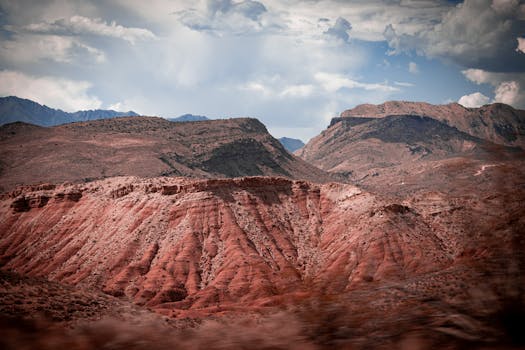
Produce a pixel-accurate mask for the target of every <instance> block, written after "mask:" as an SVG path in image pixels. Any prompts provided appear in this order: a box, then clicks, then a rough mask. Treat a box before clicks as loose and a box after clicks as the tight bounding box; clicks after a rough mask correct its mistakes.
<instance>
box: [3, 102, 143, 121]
mask: <svg viewBox="0 0 525 350" xmlns="http://www.w3.org/2000/svg"><path fill="white" fill-rule="evenodd" d="M122 116H138V114H137V113H135V112H133V111H128V112H117V111H113V110H103V109H96V110H88V111H77V112H72V113H70V112H64V111H62V110H60V109H54V108H50V107H48V106H42V105H41V104H39V103H36V102H34V101H31V100H27V99H23V98H19V97H16V96H8V97H0V125H3V124H8V123H14V122H24V123H30V124H35V125H40V126H53V125H59V124H66V123H73V122H79V121H88V120H96V119H106V118H115V117H122Z"/></svg>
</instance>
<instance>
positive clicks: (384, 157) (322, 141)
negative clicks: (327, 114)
mask: <svg viewBox="0 0 525 350" xmlns="http://www.w3.org/2000/svg"><path fill="white" fill-rule="evenodd" d="M408 105H409V106H418V104H408ZM385 106H391V104H385ZM402 106H405V105H402ZM423 106H424V107H425V108H427V109H425V108H423V109H422V110H421V111H418V112H420V113H428V114H430V113H431V112H432V109H431V107H429V106H431V105H426V104H423ZM365 107H366V106H365ZM371 108H372V107H371ZM373 108H374V109H375V110H377V109H378V107H377V106H373ZM443 108H445V107H443V106H437V107H436V110H437V111H440V110H441V109H443ZM447 108H448V107H447ZM509 108H510V107H509ZM363 109H364V110H366V111H369V109H368V108H364V107H360V108H358V109H357V110H358V111H360V112H363ZM387 112H391V110H387V111H385V113H387ZM411 112H412V113H415V112H414V111H413V110H411ZM345 113H346V112H345ZM345 113H343V114H344V115H347V116H343V117H339V118H334V119H333V120H332V122H331V124H330V126H329V127H328V128H327V129H326V130H324V131H323V132H322V133H321V134H320V135H318V136H316V137H314V138H313V139H311V140H310V141H309V143H308V144H307V145H306V146H305V147H303V148H302V149H300V150H299V151H297V152H296V154H297V155H298V156H300V157H301V158H303V159H304V160H306V161H308V162H310V163H312V164H314V165H315V166H317V167H319V168H321V169H324V170H326V171H329V172H333V173H339V174H342V175H345V176H346V177H347V178H348V179H350V181H353V182H354V183H357V184H360V185H361V186H364V187H365V188H367V189H369V190H372V191H374V192H378V193H379V192H380V193H389V194H394V195H396V194H398V193H400V192H407V191H414V190H418V189H421V188H423V189H437V190H444V191H448V190H453V189H455V188H457V187H460V186H463V183H464V182H466V183H467V185H468V184H469V183H472V182H478V180H479V179H476V177H475V175H476V174H478V175H479V174H481V173H482V172H484V171H485V169H487V168H490V167H494V166H505V165H509V166H510V167H513V166H518V167H520V166H519V165H517V164H523V162H524V160H525V153H524V151H523V149H521V148H519V147H510V146H504V145H500V144H495V143H493V142H491V141H490V140H486V139H482V138H480V137H476V136H473V135H471V134H469V133H467V132H464V131H461V130H459V129H458V128H456V127H453V126H451V125H449V124H450V123H445V122H443V121H440V120H438V119H436V118H431V117H428V116H422V115H415V114H408V115H404V114H398V115H396V114H394V115H387V116H381V115H379V116H378V115H374V114H373V113H372V116H370V117H364V116H358V117H353V116H348V114H347V113H346V114H345ZM363 113H364V112H363ZM434 114H435V113H434ZM513 127H514V126H513ZM476 176H477V175H476Z"/></svg>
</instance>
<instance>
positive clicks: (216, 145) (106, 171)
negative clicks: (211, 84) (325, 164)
mask: <svg viewBox="0 0 525 350" xmlns="http://www.w3.org/2000/svg"><path fill="white" fill-rule="evenodd" d="M126 175H135V176H143V177H154V176H161V175H164V176H189V177H200V178H213V177H235V176H246V175H277V176H285V177H290V178H296V179H299V178H303V179H309V180H313V181H321V182H322V181H328V180H330V179H332V177H331V176H330V175H328V174H326V173H325V172H323V171H321V170H319V169H317V168H315V167H314V166H312V165H310V164H308V163H306V162H304V161H302V160H301V159H299V158H297V157H294V156H292V155H291V154H289V153H288V152H287V151H286V150H285V149H284V148H283V147H282V145H281V144H280V143H279V142H278V141H277V140H276V139H274V138H273V137H272V136H271V135H270V134H268V132H267V130H266V128H265V126H264V125H263V124H261V123H260V122H259V121H258V120H256V119H248V118H244V119H242V118H241V119H221V120H210V121H202V122H187V123H172V122H169V121H167V120H165V119H162V118H154V117H129V118H125V117H123V118H114V119H103V120H96V121H89V122H82V123H72V124H65V125H60V126H55V127H51V128H44V127H38V126H35V125H30V124H24V123H12V124H7V125H4V126H2V127H0V188H1V189H4V190H9V189H12V188H13V186H15V185H20V184H34V183H38V182H53V183H59V182H64V181H70V182H83V181H90V180H93V179H99V178H106V177H111V176H126Z"/></svg>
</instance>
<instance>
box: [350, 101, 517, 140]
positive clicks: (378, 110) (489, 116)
mask: <svg viewBox="0 0 525 350" xmlns="http://www.w3.org/2000/svg"><path fill="white" fill-rule="evenodd" d="M389 115H418V116H425V117H430V118H433V119H436V120H439V121H441V122H444V123H446V124H447V125H450V126H452V127H455V128H457V129H458V130H460V131H463V132H465V133H467V134H469V135H472V136H475V137H478V138H481V139H484V140H488V141H491V142H493V143H497V144H501V145H507V146H519V147H522V148H524V149H525V111H523V110H519V109H514V108H512V107H511V106H509V105H506V104H503V103H493V104H490V105H485V106H482V107H480V108H466V107H463V106H462V105H460V104H458V103H450V104H447V105H432V104H430V103H425V102H407V101H389V102H385V103H383V104H380V105H373V104H363V105H359V106H356V107H355V108H353V109H349V110H346V111H344V112H343V113H341V117H343V118H344V117H367V118H382V117H385V116H389Z"/></svg>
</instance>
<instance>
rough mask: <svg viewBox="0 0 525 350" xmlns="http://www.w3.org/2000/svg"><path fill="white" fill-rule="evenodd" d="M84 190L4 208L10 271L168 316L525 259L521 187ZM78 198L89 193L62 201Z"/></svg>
mask: <svg viewBox="0 0 525 350" xmlns="http://www.w3.org/2000/svg"><path fill="white" fill-rule="evenodd" d="M75 186H76V185H69V186H62V187H60V188H57V189H55V190H48V191H28V192H25V193H24V194H23V195H24V198H36V197H37V196H43V195H46V196H48V197H49V198H51V199H50V200H49V201H48V203H47V205H45V206H43V207H38V206H36V207H34V208H33V207H32V208H31V209H30V210H29V211H21V210H19V209H17V208H15V207H13V206H12V205H11V204H12V200H7V199H5V200H2V201H0V214H1V215H2V217H3V218H4V220H3V221H2V222H0V231H1V232H3V233H4V234H3V235H2V237H1V238H0V261H1V266H2V269H10V270H14V271H16V272H18V273H21V274H24V275H28V276H41V277H46V278H49V279H51V280H53V281H57V282H61V283H66V284H72V285H76V286H87V287H90V288H95V289H99V290H103V291H104V292H106V293H108V294H111V295H113V296H116V297H119V298H127V299H129V300H132V301H133V302H134V303H136V304H138V305H145V306H148V307H149V308H153V309H154V310H156V311H157V312H160V313H163V314H166V315H181V316H182V315H195V313H198V314H206V313H215V312H218V311H220V310H222V311H225V310H240V309H243V308H244V309H254V308H261V307H270V306H275V305H280V304H282V303H283V302H284V300H287V299H286V298H288V300H295V299H296V298H301V297H300V296H301V295H315V294H316V293H323V294H326V293H328V294H333V295H345V294H346V293H353V292H354V291H359V290H368V289H370V288H372V289H374V288H379V287H381V286H389V285H392V284H395V285H403V284H404V283H415V282H414V281H418V280H425V281H426V280H428V279H429V278H430V276H433V275H435V274H437V273H439V272H440V271H442V270H444V269H453V270H454V271H457V273H458V274H459V275H461V276H463V275H462V274H463V273H464V272H462V271H471V269H472V268H473V267H474V266H476V267H475V268H476V269H477V268H478V267H479V268H481V269H482V270H487V269H488V270H491V269H493V267H490V266H492V265H487V264H486V263H484V262H483V261H485V260H486V259H494V258H496V257H497V258H498V259H500V258H501V259H504V260H502V261H505V263H504V265H503V266H501V267H498V269H500V268H501V269H507V268H509V266H511V265H512V264H513V263H512V261H513V260H514V259H520V258H519V257H518V256H515V257H514V258H511V257H512V256H513V254H515V253H514V252H515V250H514V249H515V246H514V245H513V244H514V243H513V242H514V238H513V237H514V236H513V235H514V234H515V231H514V229H515V228H516V227H519V226H520V225H521V224H520V222H521V223H522V221H523V218H524V217H525V215H523V214H524V208H523V205H522V203H523V201H522V200H521V199H523V198H525V195H524V194H523V191H518V190H517V189H516V188H514V189H513V190H511V191H509V192H503V193H497V192H495V193H494V194H493V195H492V197H490V198H487V199H484V198H482V197H480V198H479V199H477V200H476V199H473V198H472V197H469V196H462V195H460V196H459V197H450V196H449V195H446V194H443V193H436V192H422V193H420V194H418V195H416V196H414V197H410V198H407V199H406V200H401V201H398V202H391V201H384V200H382V199H380V198H378V197H376V196H374V195H371V194H369V193H366V192H364V191H362V190H360V189H358V188H356V187H354V186H351V185H345V184H337V183H328V184H312V183H309V182H306V181H293V180H289V179H285V178H270V177H245V178H236V179H211V180H190V179H187V178H155V179H138V178H126V177H123V178H113V179H107V180H104V181H96V182H91V183H88V184H85V185H83V187H82V188H78V187H75ZM122 189H126V190H125V191H124V192H122ZM125 192H126V195H123V196H119V195H115V193H119V194H122V193H125ZM65 193H81V194H82V196H81V198H80V199H79V200H78V201H73V200H69V201H66V200H65V198H66V197H67V196H66V195H64V200H57V198H60V197H62V195H63V194H65ZM504 193H508V194H510V193H512V196H511V197H508V195H507V194H504ZM57 195H58V196H57ZM506 196H507V197H506ZM520 198H521V199H520ZM501 201H505V203H506V204H505V206H501V205H500V204H499V203H501ZM473 207H475V208H476V210H475V211H472V210H470V209H468V208H473ZM494 227H498V229H497V230H494ZM513 247H514V248H513ZM509 264H510V265H509ZM467 266H469V267H468V268H467ZM494 268H495V267H494ZM498 271H499V270H498ZM455 273H456V272H455ZM465 278H466V277H465ZM459 281H462V279H461V278H458V282H457V283H460V282H459ZM426 286H428V283H427V282H424V283H423V282H422V284H421V285H418V287H417V288H416V290H417V293H420V292H421V290H422V289H421V288H427V287H426ZM450 286H451V287H450V288H452V287H453V288H457V286H456V282H453V283H452V284H451V285H450ZM396 288H397V287H396ZM432 288H434V287H432ZM435 288H438V289H439V288H448V287H444V286H443V285H441V284H440V285H439V287H435ZM425 290H426V289H425ZM425 293H430V295H432V293H434V292H429V291H426V292H425Z"/></svg>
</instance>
